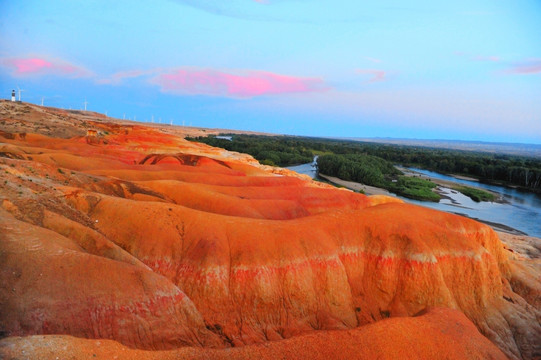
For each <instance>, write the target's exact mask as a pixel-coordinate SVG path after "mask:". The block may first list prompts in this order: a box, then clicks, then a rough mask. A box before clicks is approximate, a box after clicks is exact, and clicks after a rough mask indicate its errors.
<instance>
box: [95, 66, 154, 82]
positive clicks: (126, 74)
mask: <svg viewBox="0 0 541 360" xmlns="http://www.w3.org/2000/svg"><path fill="white" fill-rule="evenodd" d="M160 71H161V69H159V68H157V69H150V70H127V71H119V72H116V73H114V74H113V75H111V76H110V77H107V78H102V79H99V80H96V82H97V83H98V84H102V85H120V84H121V83H122V81H123V80H124V79H131V78H138V77H141V76H146V75H152V74H156V73H157V72H160Z"/></svg>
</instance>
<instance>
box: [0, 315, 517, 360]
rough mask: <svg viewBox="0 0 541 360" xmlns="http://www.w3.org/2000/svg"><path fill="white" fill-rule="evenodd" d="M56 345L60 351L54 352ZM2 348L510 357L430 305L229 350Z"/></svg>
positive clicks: (85, 354)
mask: <svg viewBox="0 0 541 360" xmlns="http://www.w3.org/2000/svg"><path fill="white" fill-rule="evenodd" d="M428 335H429V336H428ZM51 349H54V350H55V351H54V352H51ZM0 353H3V354H4V356H5V359H6V360H15V359H21V358H39V359H43V360H49V359H51V360H54V359H56V358H57V357H59V358H70V357H75V358H81V359H86V358H97V359H113V358H114V359H118V360H128V359H130V360H134V359H161V360H165V359H175V360H180V359H190V360H197V359H216V360H220V359H223V360H243V359H261V360H274V359H301V360H302V359H306V360H328V359H337V360H339V359H344V360H346V359H347V360H357V359H358V360H372V359H381V360H395V359H405V360H408V359H411V360H432V359H449V360H455V359H456V360H458V359H494V360H500V359H501V360H504V359H507V357H506V356H505V355H504V354H503V353H502V352H501V351H500V350H499V349H498V348H497V347H496V346H494V345H493V344H492V343H491V342H490V341H488V340H487V339H486V338H485V337H483V336H482V335H481V334H480V333H479V332H478V331H477V329H476V328H475V326H474V325H473V324H472V323H471V322H470V321H469V320H468V319H467V318H466V317H465V316H464V315H463V314H461V313H460V312H459V311H456V310H450V309H444V308H436V309H430V310H428V311H427V312H426V313H424V314H422V315H420V316H416V317H405V318H404V317H402V318H391V319H386V320H382V321H378V322H377V323H374V324H370V325H367V326H362V327H359V328H356V329H353V330H344V331H318V332H311V333H309V334H305V335H301V336H298V337H293V338H290V339H286V340H282V341H271V342H266V343H264V344H258V345H251V346H244V347H238V348H233V349H227V350H218V349H216V350H211V349H203V348H182V349H178V350H173V351H156V352H147V351H138V350H133V349H126V348H125V347H123V346H122V345H121V344H118V343H116V342H114V341H104V340H83V339H77V338H73V337H69V336H52V335H50V336H32V337H28V338H8V339H4V340H0ZM21 355H22V357H21Z"/></svg>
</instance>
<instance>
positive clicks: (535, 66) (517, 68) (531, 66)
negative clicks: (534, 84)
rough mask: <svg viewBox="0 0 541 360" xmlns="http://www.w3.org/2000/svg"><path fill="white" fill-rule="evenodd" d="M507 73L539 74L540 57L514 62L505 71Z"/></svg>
mask: <svg viewBox="0 0 541 360" xmlns="http://www.w3.org/2000/svg"><path fill="white" fill-rule="evenodd" d="M506 72H507V73H509V74H520V75H528V74H539V73H541V59H531V60H527V61H523V62H520V63H517V64H515V65H514V66H513V67H511V68H510V69H508V70H507V71H506Z"/></svg>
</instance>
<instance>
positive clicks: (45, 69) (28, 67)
mask: <svg viewBox="0 0 541 360" xmlns="http://www.w3.org/2000/svg"><path fill="white" fill-rule="evenodd" d="M0 65H2V66H4V67H6V68H8V69H10V70H11V75H12V76H14V77H27V76H43V75H57V76H63V77H71V78H80V77H88V76H91V75H92V73H91V72H90V71H88V70H87V69H85V68H83V67H80V66H76V65H73V64H71V63H69V62H67V61H64V60H61V59H54V60H47V59H44V58H41V57H28V58H2V59H0Z"/></svg>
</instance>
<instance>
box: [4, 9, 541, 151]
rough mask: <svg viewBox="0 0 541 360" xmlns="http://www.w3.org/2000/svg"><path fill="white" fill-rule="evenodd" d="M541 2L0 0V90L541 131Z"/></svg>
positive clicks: (237, 121)
mask: <svg viewBox="0 0 541 360" xmlns="http://www.w3.org/2000/svg"><path fill="white" fill-rule="evenodd" d="M540 24H541V1H539V0H529V1H526V0H516V1H493V0H490V1H488V0H487V1H485V0H477V1H471V0H468V1H462V0H457V1H445V2H444V1H438V2H436V1H420V0H412V1H408V2H404V1H387V0H383V1H370V2H365V1H359V0H351V1H350V0H343V1H329V0H228V1H218V0H214V1H211V0H153V1H140V0H115V1H110V0H85V1H82V0H48V1H43V0H37V1H33V0H10V1H8V0H0V98H6V99H7V98H10V97H11V90H12V89H15V90H17V89H18V88H19V89H22V90H24V91H22V92H21V99H22V100H23V101H28V102H31V103H35V104H41V103H42V102H43V104H44V105H46V106H54V107H61V108H66V109H83V108H84V106H85V101H86V106H87V109H88V110H92V111H97V112H101V113H107V115H108V116H112V117H117V118H120V119H122V118H125V119H131V120H137V121H147V122H151V121H154V122H162V123H168V124H169V123H174V124H177V125H186V126H190V125H191V126H198V127H209V128H226V129H240V130H253V131H264V132H272V133H279V134H291V135H306V136H330V137H361V138H367V137H392V138H413V139H448V140H451V139H455V140H476V141H492V142H519V143H535V144H540V143H541V25H540Z"/></svg>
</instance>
